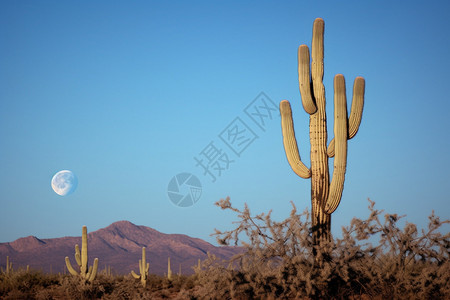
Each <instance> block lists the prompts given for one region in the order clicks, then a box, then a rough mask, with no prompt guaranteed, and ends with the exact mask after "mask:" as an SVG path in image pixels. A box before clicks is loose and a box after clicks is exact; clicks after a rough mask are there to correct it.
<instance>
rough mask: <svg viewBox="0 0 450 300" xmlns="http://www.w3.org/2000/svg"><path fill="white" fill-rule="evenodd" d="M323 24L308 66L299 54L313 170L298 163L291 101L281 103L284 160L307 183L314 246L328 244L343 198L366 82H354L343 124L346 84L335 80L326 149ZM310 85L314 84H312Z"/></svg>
mask: <svg viewBox="0 0 450 300" xmlns="http://www.w3.org/2000/svg"><path fill="white" fill-rule="evenodd" d="M324 27H325V26H324V21H323V20H322V19H320V18H318V19H316V20H315V21H314V25H313V37H312V47H311V49H312V62H311V65H310V56H309V48H308V46H306V45H301V46H300V47H299V49H298V80H299V88H300V94H301V98H302V104H303V108H304V110H305V111H306V112H307V113H308V114H309V115H310V119H309V120H310V121H309V133H310V143H311V153H310V155H311V168H308V167H306V166H305V164H304V163H303V162H302V161H301V158H300V154H299V151H298V147H297V140H296V139H295V132H294V124H293V121H292V111H291V106H290V103H289V101H287V100H283V101H281V103H280V112H281V127H282V131H283V144H284V149H285V152H286V156H287V159H288V162H289V164H290V166H291V167H292V170H293V171H294V172H295V173H296V174H297V175H298V176H300V177H302V178H305V179H307V178H310V177H311V206H312V226H313V228H312V230H313V237H314V242H315V243H316V244H317V243H318V242H319V241H320V240H328V239H329V238H330V229H331V214H332V213H333V212H334V211H335V210H336V208H337V207H338V205H339V202H340V201H341V198H342V191H343V189H344V180H345V171H346V166H347V140H349V139H351V138H353V137H354V136H355V135H356V133H357V132H358V129H359V125H360V123H361V117H362V111H363V105H364V89H365V81H364V78H362V77H357V78H356V79H355V82H354V85H353V100H352V107H351V112H350V117H349V118H347V100H346V92H345V79H344V76H343V75H342V74H338V75H336V76H335V77H334V139H332V140H331V142H330V144H329V145H328V148H327V123H326V122H327V121H326V112H325V87H324V85H323V81H322V80H323V52H324V51H323V35H324ZM311 81H312V82H311ZM333 156H334V157H335V158H334V170H333V178H332V180H331V184H330V179H329V173H328V158H331V157H333Z"/></svg>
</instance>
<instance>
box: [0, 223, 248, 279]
mask: <svg viewBox="0 0 450 300" xmlns="http://www.w3.org/2000/svg"><path fill="white" fill-rule="evenodd" d="M88 230H89V228H88ZM80 233H81V228H80ZM75 244H79V246H80V247H81V236H79V237H62V238H53V239H39V238H37V237H35V236H28V237H25V238H20V239H17V240H15V241H13V242H9V243H0V266H2V268H5V264H6V256H9V257H10V259H11V261H12V262H13V268H14V269H17V268H19V267H26V265H29V266H30V268H32V269H36V270H42V271H44V272H52V273H58V272H61V273H64V272H65V270H64V269H65V262H64V258H65V257H66V256H68V257H69V258H70V261H71V262H72V266H76V262H75V257H74V253H75ZM142 247H146V254H147V261H148V262H149V263H150V270H149V273H151V274H158V275H163V274H164V273H167V258H168V257H170V262H171V269H172V272H173V273H178V271H179V266H180V265H181V272H182V274H192V273H193V270H192V266H194V265H196V264H197V261H198V259H199V258H200V259H201V260H203V259H205V258H206V257H207V252H209V253H211V254H214V255H216V256H217V257H219V258H224V259H228V258H230V257H231V256H233V255H234V254H237V253H239V252H240V251H242V250H241V248H239V247H228V246H225V247H216V246H214V245H212V244H210V243H208V242H205V241H204V240H202V239H198V238H192V237H189V236H187V235H183V234H164V233H161V232H159V231H157V230H155V229H152V228H150V227H146V226H137V225H134V224H133V223H131V222H128V221H119V222H115V223H113V224H111V225H109V226H108V227H106V228H102V229H99V230H97V231H94V232H90V233H88V253H89V265H92V262H93V260H94V258H96V257H98V259H99V272H100V271H102V270H104V269H105V267H107V266H110V267H111V271H112V272H113V273H115V274H127V273H129V272H130V271H131V270H134V271H135V272H138V273H139V266H138V262H139V259H140V258H141V253H142ZM66 272H67V271H66Z"/></svg>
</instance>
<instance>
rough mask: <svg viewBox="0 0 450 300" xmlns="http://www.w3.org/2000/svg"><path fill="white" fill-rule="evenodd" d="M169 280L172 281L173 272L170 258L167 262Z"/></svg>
mask: <svg viewBox="0 0 450 300" xmlns="http://www.w3.org/2000/svg"><path fill="white" fill-rule="evenodd" d="M167 279H169V280H172V270H171V269H170V257H169V258H168V260H167Z"/></svg>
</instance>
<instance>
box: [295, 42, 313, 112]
mask: <svg viewBox="0 0 450 300" xmlns="http://www.w3.org/2000/svg"><path fill="white" fill-rule="evenodd" d="M309 60H310V58H309V49H308V46H306V45H301V46H300V47H298V83H299V87H300V95H301V96H302V104H303V109H304V110H305V111H306V112H307V113H308V114H310V115H312V114H313V113H315V112H316V111H317V106H316V104H315V103H314V100H313V98H312V96H311V79H310V78H311V75H310V66H309Z"/></svg>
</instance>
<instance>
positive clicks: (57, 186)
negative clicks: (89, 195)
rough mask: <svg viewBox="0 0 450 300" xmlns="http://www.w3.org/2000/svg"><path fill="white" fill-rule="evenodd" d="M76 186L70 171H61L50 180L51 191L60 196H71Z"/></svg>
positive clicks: (75, 180) (76, 180) (76, 182)
mask: <svg viewBox="0 0 450 300" xmlns="http://www.w3.org/2000/svg"><path fill="white" fill-rule="evenodd" d="M77 185H78V179H77V177H76V176H75V174H74V173H73V172H72V171H69V170H62V171H59V172H58V173H56V174H55V176H53V178H52V189H53V190H54V191H55V193H57V194H58V195H60V196H66V195H70V194H72V193H73V192H74V191H75V189H76V188H77Z"/></svg>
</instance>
